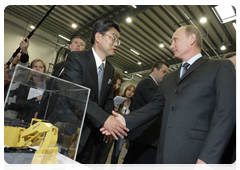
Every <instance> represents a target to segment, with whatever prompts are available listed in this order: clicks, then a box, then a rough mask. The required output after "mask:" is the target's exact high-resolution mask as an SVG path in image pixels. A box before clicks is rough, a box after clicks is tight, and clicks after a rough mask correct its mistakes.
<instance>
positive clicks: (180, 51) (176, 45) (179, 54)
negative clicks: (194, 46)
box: [170, 28, 191, 60]
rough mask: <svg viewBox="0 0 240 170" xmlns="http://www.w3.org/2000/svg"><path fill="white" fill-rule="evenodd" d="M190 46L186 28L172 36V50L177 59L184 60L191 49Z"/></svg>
mask: <svg viewBox="0 0 240 170" xmlns="http://www.w3.org/2000/svg"><path fill="white" fill-rule="evenodd" d="M190 44H191V42H190V36H188V37H187V35H186V33H185V28H180V29H178V30H177V31H176V32H175V33H174V34H173V36H172V44H171V46H170V49H171V50H172V51H173V54H174V57H175V58H178V59H181V60H183V59H184V56H186V55H187V53H188V52H189V51H190V49H191V46H190Z"/></svg>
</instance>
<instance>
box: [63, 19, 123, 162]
mask: <svg viewBox="0 0 240 170" xmlns="http://www.w3.org/2000/svg"><path fill="white" fill-rule="evenodd" d="M119 37H120V26H119V25H118V23H116V22H115V21H113V20H111V19H102V20H99V21H97V22H96V23H95V24H94V26H93V29H92V34H91V43H92V48H91V49H89V50H87V51H75V52H71V53H70V54H69V55H68V57H67V60H66V64H65V70H64V72H63V79H65V80H68V81H70V82H74V83H76V84H80V85H82V86H85V87H88V88H90V89H91V92H90V97H89V102H88V106H87V113H86V117H85V121H84V127H86V128H85V129H84V130H83V132H82V137H81V140H80V144H79V148H78V154H77V158H76V160H77V161H78V162H81V163H85V164H87V163H92V162H95V160H92V161H90V156H91V153H92V150H93V148H94V146H97V149H98V150H99V151H100V145H101V143H102V139H103V135H102V134H101V133H100V132H99V129H100V128H101V127H102V126H103V127H105V128H107V129H109V132H110V133H111V134H112V135H113V137H114V138H115V139H116V140H117V139H118V138H117V135H118V136H120V137H123V135H125V136H126V135H127V134H126V132H125V131H128V129H127V128H126V126H125V125H123V124H121V123H119V122H118V121H116V120H115V118H114V116H112V115H111V114H112V113H111V112H112V109H113V92H112V87H113V74H114V68H113V66H112V65H111V64H110V63H109V62H108V61H107V60H106V59H107V58H108V57H110V56H114V55H115V52H116V50H117V48H118V46H119V45H120V40H118V39H119ZM121 134H123V135H121ZM97 156H98V155H96V157H97Z"/></svg>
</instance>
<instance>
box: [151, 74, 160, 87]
mask: <svg viewBox="0 0 240 170" xmlns="http://www.w3.org/2000/svg"><path fill="white" fill-rule="evenodd" d="M149 76H150V77H152V79H153V81H155V83H156V84H157V85H158V83H157V80H156V79H155V78H154V77H153V76H152V75H149Z"/></svg>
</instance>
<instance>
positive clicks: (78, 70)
mask: <svg viewBox="0 0 240 170" xmlns="http://www.w3.org/2000/svg"><path fill="white" fill-rule="evenodd" d="M83 65H84V63H83V62H82V61H81V58H80V56H78V53H76V52H71V53H70V54H69V55H68V58H67V61H66V64H65V70H64V72H63V79H65V80H68V81H70V82H73V83H76V84H80V85H83V74H84V73H83V71H84V69H83V68H84V66H83ZM109 95H110V96H111V94H109ZM111 109H112V108H111ZM86 114H87V116H88V117H89V118H90V120H91V121H92V122H93V124H94V125H95V126H96V127H97V128H100V126H102V125H103V126H104V127H105V128H106V129H108V131H109V132H110V133H111V134H112V135H113V136H114V138H115V139H118V138H117V137H116V134H117V135H118V136H120V137H123V136H122V135H121V133H122V134H123V135H127V134H126V132H125V131H128V129H127V128H126V127H125V126H123V125H122V124H121V123H119V122H118V121H116V120H115V118H114V116H112V115H111V116H109V114H107V113H106V112H105V111H104V110H103V109H101V108H100V107H99V106H98V105H97V103H95V102H93V101H91V100H90V99H89V101H88V106H87V113H86ZM124 130H125V131H124Z"/></svg>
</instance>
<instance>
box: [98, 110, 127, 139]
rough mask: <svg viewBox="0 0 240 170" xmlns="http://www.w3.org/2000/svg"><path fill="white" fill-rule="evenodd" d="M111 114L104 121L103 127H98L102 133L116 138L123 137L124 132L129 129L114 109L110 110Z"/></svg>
mask: <svg viewBox="0 0 240 170" xmlns="http://www.w3.org/2000/svg"><path fill="white" fill-rule="evenodd" d="M112 114H113V115H111V116H109V117H108V119H107V120H106V121H105V122H104V124H103V127H102V128H101V129H100V131H101V132H102V134H104V135H112V136H113V137H114V138H115V139H116V140H118V137H117V136H119V137H121V138H123V135H124V136H127V133H126V132H129V129H128V128H127V127H126V121H125V119H124V117H123V116H122V115H120V114H118V113H116V112H114V111H112ZM125 131H126V132H125ZM116 135H117V136H116Z"/></svg>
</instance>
